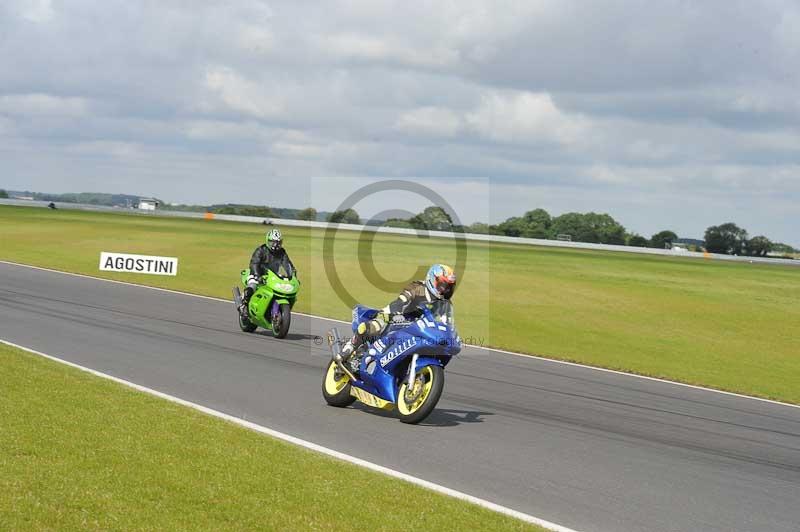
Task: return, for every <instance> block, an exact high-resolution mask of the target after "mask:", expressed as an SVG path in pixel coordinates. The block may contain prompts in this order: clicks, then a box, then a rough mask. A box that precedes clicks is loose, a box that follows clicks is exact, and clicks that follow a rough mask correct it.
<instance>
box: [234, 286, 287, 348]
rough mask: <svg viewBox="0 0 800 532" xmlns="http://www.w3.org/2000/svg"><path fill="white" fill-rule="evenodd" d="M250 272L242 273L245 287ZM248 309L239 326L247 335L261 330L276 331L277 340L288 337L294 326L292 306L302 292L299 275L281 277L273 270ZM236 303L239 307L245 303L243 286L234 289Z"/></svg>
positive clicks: (253, 297)
mask: <svg viewBox="0 0 800 532" xmlns="http://www.w3.org/2000/svg"><path fill="white" fill-rule="evenodd" d="M249 276H250V270H242V285H243V286H247V278H248V277H249ZM261 279H262V283H261V284H259V285H258V288H256V291H255V292H254V293H253V295H252V296H251V297H250V303H249V305H248V306H247V318H245V317H244V316H242V315H241V314H239V312H238V310H237V314H239V327H240V328H241V329H242V330H243V331H244V332H253V331H255V330H256V329H257V328H258V327H262V328H264V329H272V334H274V335H275V338H286V335H287V334H289V327H290V325H291V324H292V307H294V304H295V302H296V301H297V293H298V292H299V291H300V280H299V279H298V278H297V275H295V276H294V277H291V278H285V277H280V276H279V275H277V274H276V273H275V272H273V271H272V270H269V271H268V272H267V275H264V276H263V277H262V278H261ZM233 301H234V303H236V308H237V309H238V308H239V306H240V305H241V304H242V293H241V291H240V290H239V287H238V286H236V287H234V288H233Z"/></svg>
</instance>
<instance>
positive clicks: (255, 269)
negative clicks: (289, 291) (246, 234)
mask: <svg viewBox="0 0 800 532" xmlns="http://www.w3.org/2000/svg"><path fill="white" fill-rule="evenodd" d="M264 259H265V257H264V250H263V249H262V248H261V246H258V247H257V248H256V250H255V251H254V252H253V256H252V258H251V259H250V273H251V274H252V275H255V276H256V277H258V278H259V279H260V278H261V276H262V275H264V262H265V260H264Z"/></svg>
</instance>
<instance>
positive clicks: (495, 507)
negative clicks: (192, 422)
mask: <svg viewBox="0 0 800 532" xmlns="http://www.w3.org/2000/svg"><path fill="white" fill-rule="evenodd" d="M0 262H2V261H0ZM0 343H2V344H5V345H8V346H11V347H15V348H17V349H21V350H23V351H27V352H28V353H32V354H34V355H38V356H41V357H44V358H46V359H49V360H52V361H54V362H58V363H61V364H65V365H67V366H70V367H72V368H76V369H79V370H81V371H85V372H86V373H90V374H92V375H95V376H97V377H102V378H104V379H108V380H111V381H114V382H116V383H118V384H122V385H124V386H127V387H129V388H133V389H134V390H138V391H140V392H144V393H146V394H150V395H154V396H156V397H159V398H161V399H166V400H167V401H171V402H173V403H177V404H179V405H182V406H186V407H189V408H192V409H194V410H198V411H200V412H202V413H204V414H207V415H210V416H214V417H217V418H220V419H224V420H225V421H229V422H231V423H235V424H236V425H239V426H241V427H244V428H247V429H250V430H253V431H255V432H260V433H261V434H266V435H267V436H271V437H273V438H277V439H279V440H283V441H285V442H288V443H291V444H294V445H297V446H300V447H303V448H305V449H309V450H311V451H315V452H318V453H321V454H324V455H327V456H330V457H333V458H336V459H339V460H344V461H345V462H349V463H351V464H354V465H357V466H360V467H364V468H366V469H369V470H371V471H375V472H377V473H382V474H384V475H388V476H390V477H393V478H397V479H400V480H404V481H406V482H410V483H411V484H415V485H417V486H420V487H423V488H425V489H429V490H431V491H435V492H437V493H440V494H442V495H447V496H449V497H454V498H456V499H459V500H462V501H465V502H469V503H472V504H475V505H477V506H480V507H481V508H485V509H487V510H491V511H493V512H497V513H499V514H503V515H507V516H509V517H513V518H515V519H519V520H521V521H525V522H526V523H531V524H534V525H538V526H540V527H543V528H546V529H548V530H553V531H554V532H576V531H575V530H573V529H571V528H566V527H563V526H561V525H557V524H555V523H551V522H549V521H545V520H544V519H539V518H538V517H534V516H532V515H528V514H526V513H522V512H519V511H517V510H512V509H511V508H507V507H505V506H501V505H499V504H495V503H493V502H490V501H487V500H485V499H481V498H478V497H474V496H472V495H467V494H466V493H462V492H460V491H456V490H454V489H450V488H447V487H445V486H441V485H439V484H434V483H433V482H429V481H427V480H423V479H421V478H417V477H413V476H411V475H408V474H406V473H402V472H400V471H395V470H394V469H389V468H388V467H383V466H380V465H377V464H374V463H372V462H367V461H366V460H362V459H361V458H357V457H355V456H350V455H349V454H344V453H341V452H339V451H335V450H333V449H329V448H327V447H323V446H321V445H318V444H316V443H313V442H310V441H306V440H302V439H300V438H296V437H294V436H291V435H289V434H284V433H283V432H278V431H276V430H273V429H270V428H267V427H264V426H261V425H257V424H255V423H252V422H250V421H247V420H244V419H241V418H238V417H234V416H231V415H229V414H225V413H224V412H220V411H218V410H214V409H212V408H208V407H206V406H203V405H199V404H197V403H192V402H190V401H186V400H185V399H181V398H180V397H175V396H174V395H169V394H166V393H164V392H159V391H158V390H154V389H152V388H147V387H145V386H142V385H140V384H136V383H134V382H130V381H126V380H125V379H120V378H119V377H114V376H113V375H109V374H107V373H102V372H100V371H97V370H94V369H91V368H87V367H85V366H81V365H79V364H75V363H74V362H69V361H67V360H63V359H61V358H58V357H56V356H53V355H48V354H46V353H42V352H41V351H36V350H35V349H31V348H29V347H25V346H22V345H18V344H15V343H12V342H9V341H6V340H3V339H2V338H0Z"/></svg>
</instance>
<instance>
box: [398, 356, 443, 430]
mask: <svg viewBox="0 0 800 532" xmlns="http://www.w3.org/2000/svg"><path fill="white" fill-rule="evenodd" d="M443 390H444V369H443V368H442V367H441V366H425V367H424V368H422V369H421V370H419V371H418V372H417V376H416V378H415V379H414V385H413V386H411V387H410V386H409V385H408V383H406V382H404V383H403V384H402V385H400V390H399V391H398V393H397V413H398V415H399V417H400V421H402V422H403V423H409V424H412V425H414V424H416V423H419V422H420V421H422V420H424V419H425V418H426V417H428V416H429V415H430V414H431V412H433V409H434V408H436V404H437V403H438V402H439V398H441V397H442V391H443Z"/></svg>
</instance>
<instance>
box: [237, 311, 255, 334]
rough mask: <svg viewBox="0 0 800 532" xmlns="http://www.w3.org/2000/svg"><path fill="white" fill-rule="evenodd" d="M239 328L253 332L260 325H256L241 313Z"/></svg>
mask: <svg viewBox="0 0 800 532" xmlns="http://www.w3.org/2000/svg"><path fill="white" fill-rule="evenodd" d="M239 328H240V329H241V330H242V331H243V332H246V333H251V332H253V331H255V330H256V329H258V325H256V324H255V323H253V322H252V321H250V320H248V319H247V318H244V317H242V315H241V314H239Z"/></svg>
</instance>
